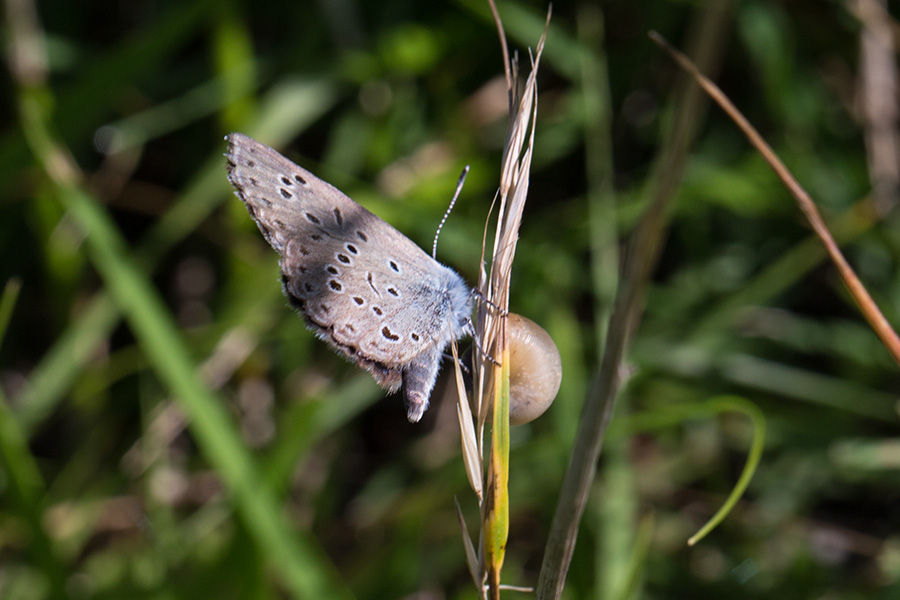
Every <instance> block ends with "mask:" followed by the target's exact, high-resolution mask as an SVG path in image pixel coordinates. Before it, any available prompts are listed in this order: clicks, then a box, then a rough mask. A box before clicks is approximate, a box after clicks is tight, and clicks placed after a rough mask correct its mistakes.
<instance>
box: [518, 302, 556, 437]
mask: <svg viewBox="0 0 900 600" xmlns="http://www.w3.org/2000/svg"><path fill="white" fill-rule="evenodd" d="M507 332H508V334H509V358H510V365H509V422H510V424H511V425H522V424H523V423H528V422H529V421H533V420H534V419H536V418H538V417H539V416H541V415H542V414H543V413H544V411H545V410H547V409H548V408H549V407H550V405H551V404H552V403H553V400H554V399H555V398H556V393H557V392H558V391H559V384H560V382H561V381H562V360H561V359H560V357H559V350H558V349H557V348H556V344H555V343H553V338H551V337H550V334H548V333H547V332H546V331H545V330H544V329H543V328H542V327H541V326H540V325H538V324H537V323H535V322H534V321H532V320H531V319H526V318H525V317H523V316H521V315H517V314H515V313H510V314H509V321H508V324H507Z"/></svg>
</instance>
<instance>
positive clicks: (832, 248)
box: [650, 31, 900, 364]
mask: <svg viewBox="0 0 900 600" xmlns="http://www.w3.org/2000/svg"><path fill="white" fill-rule="evenodd" d="M650 39H652V40H653V41H654V42H656V43H657V44H658V45H659V46H660V47H661V48H663V49H664V50H665V51H666V52H668V53H669V54H670V55H671V56H672V58H674V59H675V62H677V63H678V64H679V66H681V68H682V69H684V70H685V71H687V72H688V73H690V74H691V75H693V76H694V78H695V79H696V80H697V82H698V83H699V84H700V86H701V87H702V88H703V89H704V90H705V91H706V93H707V94H709V96H710V97H711V98H712V99H713V100H715V102H716V103H717V104H718V105H719V106H720V107H721V108H722V110H724V111H725V112H726V113H727V114H728V116H729V117H731V119H732V120H733V121H734V122H735V123H736V124H737V126H738V127H739V128H740V129H741V131H743V132H744V135H746V136H747V139H749V140H750V143H751V144H753V146H754V147H755V148H756V150H757V151H758V152H759V153H760V154H761V155H762V156H763V158H765V160H766V162H768V163H769V166H770V167H772V170H773V171H775V174H776V175H778V178H779V179H781V181H782V183H784V185H785V187H787V189H788V190H789V191H790V192H791V194H792V195H793V196H794V198H795V199H796V200H797V203H798V204H799V206H800V210H801V211H802V212H803V214H804V216H806V219H807V221H809V224H810V225H811V226H812V228H813V231H814V232H815V233H816V235H817V236H818V237H819V239H820V240H821V242H822V244H823V245H824V246H825V250H826V251H827V252H828V255H829V256H830V257H831V260H832V262H834V264H835V266H836V267H837V269H838V273H839V274H840V276H841V279H842V280H843V281H844V285H846V286H847V289H848V291H849V292H850V295H851V296H852V297H853V300H854V301H855V302H856V305H857V306H858V307H859V309H860V311H862V313H863V316H864V317H865V318H866V320H867V321H868V322H869V325H871V326H872V329H873V330H874V331H875V334H876V335H877V336H878V338H879V339H880V340H881V343H883V344H884V346H885V348H887V350H888V352H890V353H891V356H893V357H894V360H895V361H896V362H897V364H900V338H898V337H897V334H896V332H895V331H894V329H893V328H892V327H891V325H890V323H889V322H888V320H887V319H886V318H885V317H884V315H883V314H882V313H881V310H879V308H878V305H877V304H875V301H874V300H872V297H871V296H870V295H869V292H868V291H867V290H866V288H865V286H864V285H863V284H862V282H861V281H860V280H859V278H858V277H857V276H856V273H855V272H854V271H853V268H852V267H851V266H850V263H848V262H847V259H846V258H844V255H843V253H842V252H841V250H840V248H839V247H838V245H837V242H835V241H834V238H833V237H832V236H831V232H830V231H829V230H828V226H827V225H826V224H825V221H824V219H822V216H821V214H819V209H818V208H816V204H815V202H813V200H812V198H810V196H809V194H807V193H806V190H804V189H803V187H802V186H801V185H800V184H799V183H798V182H797V180H796V179H794V176H793V175H791V172H790V171H788V169H787V167H786V166H785V165H784V163H782V162H781V160H780V159H779V158H778V156H777V155H776V154H775V152H773V151H772V149H771V148H770V147H769V145H768V144H767V143H766V142H765V140H764V139H763V138H762V136H761V135H760V134H759V132H757V131H756V129H754V127H753V126H752V125H751V124H750V123H749V121H747V119H745V118H744V116H743V115H742V114H741V113H740V111H738V109H737V108H736V107H735V106H734V104H732V103H731V101H730V100H729V99H728V98H727V97H726V96H725V94H724V93H722V90H720V89H719V88H718V86H716V84H714V83H713V82H712V81H710V80H709V79H708V78H707V77H705V76H704V75H703V74H702V73H701V72H700V71H699V70H698V69H697V67H696V66H695V65H694V64H693V63H692V62H691V61H690V59H689V58H688V57H687V56H685V55H684V54H682V53H681V52H679V51H678V50H676V49H675V48H674V47H672V45H671V44H669V42H668V41H666V39H665V38H663V37H662V36H661V35H660V34H658V33H657V32H655V31H651V32H650Z"/></svg>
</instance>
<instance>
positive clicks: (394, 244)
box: [226, 133, 469, 393]
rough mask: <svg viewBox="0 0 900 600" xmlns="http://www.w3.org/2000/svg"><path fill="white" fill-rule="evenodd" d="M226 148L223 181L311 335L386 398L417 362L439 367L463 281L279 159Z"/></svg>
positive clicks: (261, 150)
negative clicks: (274, 262) (272, 256)
mask: <svg viewBox="0 0 900 600" xmlns="http://www.w3.org/2000/svg"><path fill="white" fill-rule="evenodd" d="M226 139H227V141H228V142H229V147H228V154H227V155H226V156H227V158H228V173H229V174H228V179H229V181H231V184H232V185H233V186H234V188H235V190H237V195H238V197H239V198H240V199H241V200H242V201H243V202H244V204H245V205H246V207H247V210H248V211H249V212H250V215H251V217H253V219H254V221H256V224H257V225H258V226H259V229H260V231H262V233H263V236H264V237H265V239H266V240H267V241H268V242H269V244H270V245H271V246H272V247H273V248H274V249H275V250H276V251H277V252H278V253H279V255H280V256H281V260H280V263H279V264H280V266H281V272H282V281H283V284H284V291H285V294H287V296H288V298H289V299H290V300H291V303H292V304H293V305H294V306H295V307H296V308H298V309H299V310H300V311H301V312H302V313H303V315H304V317H305V318H306V320H307V323H308V324H309V326H310V327H311V328H312V329H313V330H315V331H316V333H317V335H318V336H319V337H321V338H322V339H324V340H326V341H328V342H329V343H330V344H331V345H332V346H334V347H335V348H336V349H337V350H338V351H339V352H340V353H342V354H344V355H345V356H347V357H349V358H350V359H352V360H354V361H356V362H357V363H358V364H359V365H360V366H362V367H364V368H366V369H367V370H369V371H370V372H371V373H372V375H373V376H374V377H375V379H376V381H378V383H379V384H381V385H382V386H383V387H385V388H387V389H389V390H391V391H394V390H396V389H397V388H398V387H399V386H400V383H401V376H402V373H403V371H404V368H405V367H407V366H408V364H409V363H410V362H413V361H415V359H416V357H421V358H422V359H423V360H426V361H427V362H429V363H430V362H432V361H438V362H439V360H440V353H441V352H442V351H443V350H444V348H445V347H446V344H447V343H449V341H450V339H451V338H453V337H455V335H456V332H457V330H458V329H459V328H460V327H461V325H459V324H457V323H456V321H459V319H460V314H461V311H462V312H465V315H464V316H465V317H467V316H468V314H469V312H468V287H467V286H466V284H465V282H464V281H463V280H462V278H460V277H459V275H457V274H456V273H455V272H453V271H452V270H451V269H449V268H447V267H445V266H444V265H441V264H440V263H438V262H437V261H435V260H434V259H433V258H431V257H430V256H428V255H427V254H425V252H423V251H422V249H421V248H419V247H418V246H417V245H416V244H415V243H413V242H412V241H411V240H410V239H409V238H407V237H406V236H404V235H403V234H402V233H400V232H399V231H397V230H396V229H394V228H393V227H392V226H391V225H389V224H388V223H387V222H385V221H384V220H382V219H380V218H379V217H377V216H376V215H374V214H373V213H371V212H370V211H368V210H366V209H365V208H363V207H362V206H360V205H359V204H357V203H356V202H354V201H353V200H351V199H350V198H349V197H347V196H346V195H345V194H343V193H342V192H341V191H340V190H338V189H337V188H335V187H334V186H332V185H330V184H329V183H327V182H325V181H323V180H321V179H319V178H318V177H316V176H315V175H313V174H312V173H310V172H309V171H307V170H305V169H303V168H301V167H299V166H297V165H296V164H294V163H293V162H291V161H290V160H288V159H286V158H285V157H284V156H282V155H281V154H279V153H278V152H276V151H275V150H272V149H271V148H269V147H268V146H265V145H264V144H260V143H259V142H257V141H255V140H253V139H252V138H249V137H247V136H245V135H243V134H239V133H234V134H231V135H229V136H228V137H227V138H226ZM458 313H460V314H458ZM435 348H437V350H436V352H437V358H434V356H435ZM434 371H435V372H436V367H435V369H434ZM431 385H433V379H432V381H431ZM430 391H431V389H430V387H429V388H428V390H427V392H428V393H430Z"/></svg>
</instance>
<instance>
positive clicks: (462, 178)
mask: <svg viewBox="0 0 900 600" xmlns="http://www.w3.org/2000/svg"><path fill="white" fill-rule="evenodd" d="M468 174H469V165H466V167H465V168H464V169H463V170H462V173H461V174H460V176H459V181H458V182H457V183H456V192H455V193H454V194H453V200H451V201H450V206H448V207H447V212H445V213H444V218H443V219H441V222H440V224H439V225H438V228H437V231H436V232H435V233H434V244H433V245H432V246H431V258H433V259H435V260H437V241H438V237H439V236H440V235H441V229H442V228H443V227H444V223H446V222H447V217H449V216H450V211H451V210H453V205H454V204H456V199H457V198H459V193H460V192H461V191H462V188H463V184H464V183H465V182H466V175H468Z"/></svg>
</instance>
